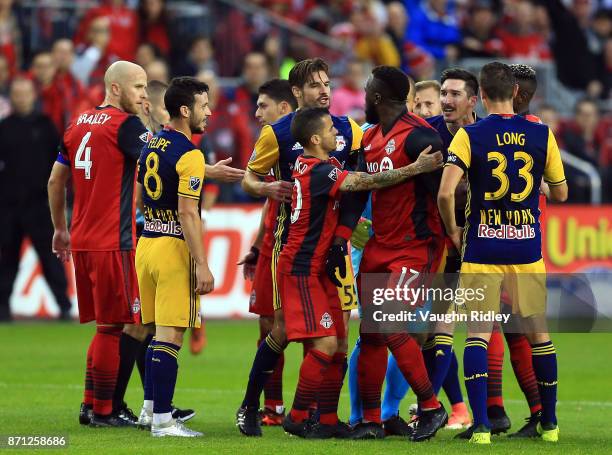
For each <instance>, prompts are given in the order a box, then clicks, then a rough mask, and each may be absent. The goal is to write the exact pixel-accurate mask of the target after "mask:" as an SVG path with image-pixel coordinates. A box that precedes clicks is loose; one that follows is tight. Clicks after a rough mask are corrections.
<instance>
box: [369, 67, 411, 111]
mask: <svg viewBox="0 0 612 455" xmlns="http://www.w3.org/2000/svg"><path fill="white" fill-rule="evenodd" d="M372 76H374V79H377V80H379V81H380V82H382V83H383V84H384V85H385V87H386V88H387V93H386V94H385V96H387V97H388V98H389V99H391V100H396V101H401V102H402V103H405V102H406V98H408V93H409V91H410V82H409V81H408V75H407V74H406V73H404V72H403V71H402V70H400V69H399V68H396V67H394V66H385V65H381V66H377V67H376V68H374V69H373V70H372Z"/></svg>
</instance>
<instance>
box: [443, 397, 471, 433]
mask: <svg viewBox="0 0 612 455" xmlns="http://www.w3.org/2000/svg"><path fill="white" fill-rule="evenodd" d="M470 425H472V417H471V416H470V412H469V411H468V409H467V406H466V405H465V403H456V404H454V405H453V410H452V412H451V415H450V417H449V418H448V423H447V424H446V426H445V427H444V428H445V429H447V430H461V429H462V428H468V427H469V426H470Z"/></svg>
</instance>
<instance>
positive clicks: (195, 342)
mask: <svg viewBox="0 0 612 455" xmlns="http://www.w3.org/2000/svg"><path fill="white" fill-rule="evenodd" d="M205 347H206V328H205V327H204V321H202V322H201V324H200V327H193V328H192V329H191V338H189V350H190V351H191V353H192V354H193V355H197V354H199V353H200V352H202V350H203V349H204V348H205Z"/></svg>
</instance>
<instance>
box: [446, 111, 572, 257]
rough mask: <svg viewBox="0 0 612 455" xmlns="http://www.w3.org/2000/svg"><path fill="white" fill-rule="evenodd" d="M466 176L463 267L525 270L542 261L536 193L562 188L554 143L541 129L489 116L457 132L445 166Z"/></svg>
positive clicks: (513, 119) (543, 127)
mask: <svg viewBox="0 0 612 455" xmlns="http://www.w3.org/2000/svg"><path fill="white" fill-rule="evenodd" d="M449 164H453V165H456V166H459V167H461V168H462V169H463V170H464V171H465V172H466V173H467V179H468V202H467V205H466V208H465V217H466V225H465V229H464V238H463V261H465V262H471V263H479V264H529V263H532V262H536V261H538V260H540V259H541V258H542V244H541V232H540V220H539V218H540V210H539V208H538V201H539V189H540V182H541V180H542V177H543V178H544V181H545V182H546V183H548V184H549V185H559V184H562V183H563V182H565V174H564V171H563V164H562V162H561V155H560V152H559V148H558V146H557V142H556V140H555V137H554V135H553V133H552V131H551V130H550V128H548V126H546V125H542V124H538V123H534V122H530V121H529V120H526V119H525V118H523V117H521V116H518V115H499V114H492V115H489V116H488V117H486V118H485V119H482V120H480V121H479V122H477V123H474V124H472V125H469V126H466V127H465V128H461V129H460V130H459V131H458V132H457V134H456V135H455V137H454V138H453V141H452V142H451V144H450V146H449V154H448V158H447V165H449Z"/></svg>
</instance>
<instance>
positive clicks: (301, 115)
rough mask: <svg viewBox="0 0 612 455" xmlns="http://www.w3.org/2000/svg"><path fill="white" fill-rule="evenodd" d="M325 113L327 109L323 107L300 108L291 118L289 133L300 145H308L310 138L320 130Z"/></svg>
mask: <svg viewBox="0 0 612 455" xmlns="http://www.w3.org/2000/svg"><path fill="white" fill-rule="evenodd" d="M326 115H329V110H328V109H327V108H325V107H311V108H306V109H300V110H299V111H297V112H296V114H295V115H294V116H293V120H291V135H292V136H293V137H294V138H295V140H296V141H298V142H299V143H300V144H302V147H304V148H306V147H308V146H309V145H310V138H311V137H312V136H313V134H317V132H318V131H319V130H320V128H321V125H322V120H323V117H325V116H326Z"/></svg>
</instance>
